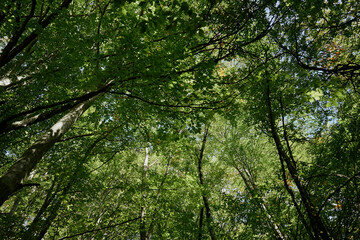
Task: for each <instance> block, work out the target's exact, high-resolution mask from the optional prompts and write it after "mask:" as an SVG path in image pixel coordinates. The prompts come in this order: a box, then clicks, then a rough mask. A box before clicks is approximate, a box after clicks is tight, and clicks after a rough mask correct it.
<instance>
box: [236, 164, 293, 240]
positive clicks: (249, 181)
mask: <svg viewBox="0 0 360 240" xmlns="http://www.w3.org/2000/svg"><path fill="white" fill-rule="evenodd" d="M235 168H236V170H237V171H238V173H239V174H240V176H241V178H242V179H243V181H244V183H245V185H246V187H247V188H248V189H249V191H256V190H257V186H256V184H255V181H254V179H253V178H252V177H251V174H250V173H247V172H244V171H242V170H241V169H240V168H239V167H238V166H235ZM257 204H258V205H259V206H260V207H261V208H262V209H263V210H264V212H265V215H266V217H267V219H268V221H269V225H270V227H271V228H272V229H273V231H274V232H275V234H276V236H277V237H278V239H281V240H287V239H288V237H287V236H286V235H285V234H283V233H282V232H281V230H280V227H279V226H278V225H277V224H276V222H274V220H273V218H272V216H271V215H270V214H269V211H268V209H267V207H266V205H265V199H264V197H261V198H260V199H258V200H257Z"/></svg>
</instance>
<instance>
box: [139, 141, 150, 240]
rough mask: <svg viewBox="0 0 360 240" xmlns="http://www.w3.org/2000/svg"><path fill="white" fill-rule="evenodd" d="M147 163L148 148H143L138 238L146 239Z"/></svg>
mask: <svg viewBox="0 0 360 240" xmlns="http://www.w3.org/2000/svg"><path fill="white" fill-rule="evenodd" d="M148 165H149V149H148V148H145V160H144V169H143V176H142V200H141V215H140V216H141V218H140V226H139V231H140V240H147V232H146V221H145V217H146V191H145V186H146V173H147V170H148V167H149V166H148Z"/></svg>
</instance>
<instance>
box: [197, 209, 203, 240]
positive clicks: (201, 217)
mask: <svg viewBox="0 0 360 240" xmlns="http://www.w3.org/2000/svg"><path fill="white" fill-rule="evenodd" d="M203 218H204V208H203V207H202V208H201V209H200V217H199V236H198V240H201V239H202V231H203V230H202V228H203Z"/></svg>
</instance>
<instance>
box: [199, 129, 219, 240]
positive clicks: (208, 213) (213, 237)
mask: <svg viewBox="0 0 360 240" xmlns="http://www.w3.org/2000/svg"><path fill="white" fill-rule="evenodd" d="M208 130H209V128H208V127H206V128H205V132H204V138H203V141H202V145H201V149H200V154H199V156H198V173H199V180H200V184H201V185H204V179H203V173H202V160H203V158H204V151H205V145H206V139H207V135H208ZM202 199H203V202H204V206H205V215H206V221H207V225H208V229H209V233H210V237H211V240H216V235H215V231H214V228H213V219H212V216H211V209H210V206H209V201H208V199H207V197H206V196H205V195H204V194H203V196H202Z"/></svg>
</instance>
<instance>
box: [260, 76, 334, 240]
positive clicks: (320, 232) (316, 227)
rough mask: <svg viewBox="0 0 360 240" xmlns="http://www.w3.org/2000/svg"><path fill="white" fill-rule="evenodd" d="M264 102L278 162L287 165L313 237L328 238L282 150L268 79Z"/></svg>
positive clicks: (288, 158) (294, 170) (308, 197)
mask: <svg viewBox="0 0 360 240" xmlns="http://www.w3.org/2000/svg"><path fill="white" fill-rule="evenodd" d="M266 103H267V106H268V118H269V123H270V129H271V134H272V138H273V139H274V142H275V146H276V149H277V151H278V155H279V158H280V162H281V164H282V165H284V164H283V162H285V163H286V167H287V169H288V171H289V173H290V175H291V177H292V179H293V180H294V183H295V185H296V187H297V189H298V190H299V193H300V197H301V200H302V202H303V204H304V206H305V210H306V213H307V216H308V218H309V220H310V224H311V228H312V229H313V232H314V237H315V239H323V240H330V239H331V238H330V236H329V234H328V231H327V229H326V227H325V225H324V223H323V221H322V219H321V217H320V216H319V215H318V214H317V211H316V209H315V206H314V205H313V203H312V201H311V199H310V195H309V193H308V192H307V191H306V189H305V187H304V184H303V183H302V181H301V179H300V177H299V175H298V170H297V167H296V165H295V162H294V160H293V159H292V158H291V156H289V155H288V154H287V153H286V151H285V150H284V147H283V144H282V143H281V140H280V137H279V135H278V133H277V128H276V125H275V119H274V117H273V112H272V107H271V99H270V86H269V81H268V82H267V92H266ZM285 137H286V136H285ZM288 147H289V146H288ZM289 150H290V149H289ZM290 154H291V152H290ZM283 174H284V170H283ZM284 181H285V183H284V184H285V185H286V184H287V183H286V179H285V180H284Z"/></svg>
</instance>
